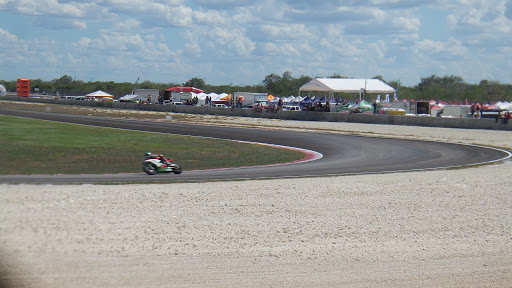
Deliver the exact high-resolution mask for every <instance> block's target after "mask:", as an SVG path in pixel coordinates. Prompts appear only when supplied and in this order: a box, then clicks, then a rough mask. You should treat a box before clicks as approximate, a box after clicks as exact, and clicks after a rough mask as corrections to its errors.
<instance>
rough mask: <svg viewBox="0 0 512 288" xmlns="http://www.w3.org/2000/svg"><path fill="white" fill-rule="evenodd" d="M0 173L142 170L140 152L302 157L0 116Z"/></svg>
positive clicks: (194, 163)
mask: <svg viewBox="0 0 512 288" xmlns="http://www.w3.org/2000/svg"><path fill="white" fill-rule="evenodd" d="M0 151H1V152H0V163H1V165H0V174H4V175H6V174H81V173H86V174H101V173H128V172H141V171H142V170H141V163H142V158H143V156H144V153H145V152H148V151H149V152H153V153H158V154H164V155H165V156H166V157H171V158H174V161H175V162H176V163H178V164H179V165H181V166H182V168H183V169H184V170H185V171H186V170H195V169H210V168H224V167H239V166H253V165H264V164H273V163H283V162H288V161H293V160H298V159H302V158H303V157H304V155H303V154H302V153H300V152H297V151H291V150H285V149H279V148H273V147H267V146H261V145H255V144H247V143H238V142H233V141H227V140H218V139H210V138H200V137H189V136H179V135H170V134H159V133H147V132H137V131H128V130H119V129H110V128H99V127H92V126H84V125H75V124H67V123H57V122H51V121H43V120H33V119H25V118H17V117H10V116H0Z"/></svg>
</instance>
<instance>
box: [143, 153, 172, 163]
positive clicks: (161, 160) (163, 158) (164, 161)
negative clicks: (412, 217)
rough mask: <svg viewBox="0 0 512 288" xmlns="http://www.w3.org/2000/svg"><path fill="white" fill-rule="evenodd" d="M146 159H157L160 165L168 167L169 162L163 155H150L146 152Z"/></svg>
mask: <svg viewBox="0 0 512 288" xmlns="http://www.w3.org/2000/svg"><path fill="white" fill-rule="evenodd" d="M146 158H150V159H158V160H160V162H161V163H162V164H165V165H169V161H170V160H168V159H167V158H165V157H164V155H161V154H152V153H151V152H146Z"/></svg>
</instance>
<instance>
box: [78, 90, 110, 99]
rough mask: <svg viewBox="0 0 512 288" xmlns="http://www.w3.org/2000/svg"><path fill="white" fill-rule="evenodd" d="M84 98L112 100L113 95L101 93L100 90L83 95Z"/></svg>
mask: <svg viewBox="0 0 512 288" xmlns="http://www.w3.org/2000/svg"><path fill="white" fill-rule="evenodd" d="M85 97H89V98H102V99H105V98H112V99H114V95H112V94H108V93H107V92H103V91H101V90H98V91H95V92H92V93H89V94H87V95H85Z"/></svg>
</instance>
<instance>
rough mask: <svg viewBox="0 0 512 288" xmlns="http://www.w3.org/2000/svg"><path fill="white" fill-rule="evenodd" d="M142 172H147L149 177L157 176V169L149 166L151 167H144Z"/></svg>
mask: <svg viewBox="0 0 512 288" xmlns="http://www.w3.org/2000/svg"><path fill="white" fill-rule="evenodd" d="M142 170H144V172H146V173H147V174H148V175H155V174H156V167H155V166H153V165H151V164H149V165H143V166H142Z"/></svg>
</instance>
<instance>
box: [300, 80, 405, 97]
mask: <svg viewBox="0 0 512 288" xmlns="http://www.w3.org/2000/svg"><path fill="white" fill-rule="evenodd" d="M302 91H307V92H313V91H317V92H328V93H329V96H331V97H332V96H334V95H333V93H334V92H345V93H363V94H365V93H396V90H395V88H393V87H391V86H389V85H388V84H386V83H384V82H383V81H381V80H379V79H346V78H316V79H313V80H311V81H309V82H308V83H306V84H304V85H302V86H301V87H300V88H299V95H300V93H301V92H302Z"/></svg>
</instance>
